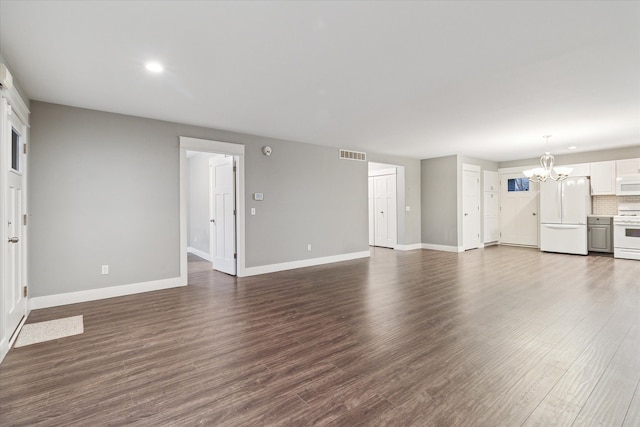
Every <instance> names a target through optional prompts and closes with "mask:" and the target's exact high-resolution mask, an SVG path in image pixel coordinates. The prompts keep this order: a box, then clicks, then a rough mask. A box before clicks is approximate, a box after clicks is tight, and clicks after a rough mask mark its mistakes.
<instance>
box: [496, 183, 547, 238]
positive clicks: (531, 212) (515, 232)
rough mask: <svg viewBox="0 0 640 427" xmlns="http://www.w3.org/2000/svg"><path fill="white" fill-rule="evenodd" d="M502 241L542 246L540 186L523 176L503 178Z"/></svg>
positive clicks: (501, 198)
mask: <svg viewBox="0 0 640 427" xmlns="http://www.w3.org/2000/svg"><path fill="white" fill-rule="evenodd" d="M500 191H501V193H500V241H501V243H505V244H511V245H524V246H538V230H539V221H538V184H536V183H533V182H529V181H528V180H527V178H525V177H524V176H523V175H522V174H503V175H502V176H501V177H500Z"/></svg>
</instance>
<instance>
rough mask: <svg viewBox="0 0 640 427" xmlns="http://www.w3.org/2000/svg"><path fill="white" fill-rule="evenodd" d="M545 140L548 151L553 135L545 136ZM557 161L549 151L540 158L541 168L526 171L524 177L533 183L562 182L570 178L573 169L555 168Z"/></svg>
mask: <svg viewBox="0 0 640 427" xmlns="http://www.w3.org/2000/svg"><path fill="white" fill-rule="evenodd" d="M543 138H544V139H545V142H544V146H545V148H547V149H548V146H549V138H551V135H545V136H543ZM554 161H555V159H554V158H553V156H552V155H551V153H549V152H548V151H545V153H544V156H542V157H540V167H539V168H535V169H529V170H526V171H524V172H523V173H524V175H525V176H526V177H527V178H529V181H531V182H545V181H546V180H547V179H549V178H551V179H552V180H554V181H562V180H564V179H567V178H568V177H569V174H570V173H571V171H572V170H573V168H569V167H566V166H565V167H555V168H554V167H553V162H554Z"/></svg>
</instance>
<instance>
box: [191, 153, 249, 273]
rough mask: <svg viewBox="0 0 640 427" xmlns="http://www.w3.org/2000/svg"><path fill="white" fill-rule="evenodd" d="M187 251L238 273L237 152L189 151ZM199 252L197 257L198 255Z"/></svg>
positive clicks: (196, 259) (222, 269) (212, 265)
mask: <svg viewBox="0 0 640 427" xmlns="http://www.w3.org/2000/svg"><path fill="white" fill-rule="evenodd" d="M187 162H188V209H187V211H188V216H187V217H188V222H187V236H188V237H187V238H188V242H187V252H188V253H189V254H190V255H192V256H190V257H189V262H190V264H189V265H190V270H193V267H194V265H193V263H194V262H196V263H198V267H197V269H198V270H200V269H201V268H202V267H201V261H202V260H205V261H208V262H209V264H210V266H209V267H210V268H213V269H214V270H217V271H220V272H222V273H227V274H230V275H235V274H236V256H237V255H236V197H235V181H236V178H235V172H236V166H235V165H236V163H237V161H236V159H234V156H232V155H229V154H222V153H209V152H201V151H191V150H189V151H187ZM194 256H195V257H194Z"/></svg>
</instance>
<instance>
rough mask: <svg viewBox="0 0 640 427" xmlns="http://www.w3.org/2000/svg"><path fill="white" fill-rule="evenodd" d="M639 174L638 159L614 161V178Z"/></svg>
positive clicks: (639, 163)
mask: <svg viewBox="0 0 640 427" xmlns="http://www.w3.org/2000/svg"><path fill="white" fill-rule="evenodd" d="M639 173H640V158H638V159H624V160H616V176H624V175H634V174H639Z"/></svg>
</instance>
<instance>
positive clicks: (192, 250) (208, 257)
mask: <svg viewBox="0 0 640 427" xmlns="http://www.w3.org/2000/svg"><path fill="white" fill-rule="evenodd" d="M187 252H189V253H191V254H194V255H197V256H199V257H200V258H202V259H206V260H207V261H209V262H211V255H209V254H208V253H206V252H205V251H201V250H200V249H196V248H192V247H191V246H189V247H187Z"/></svg>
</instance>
